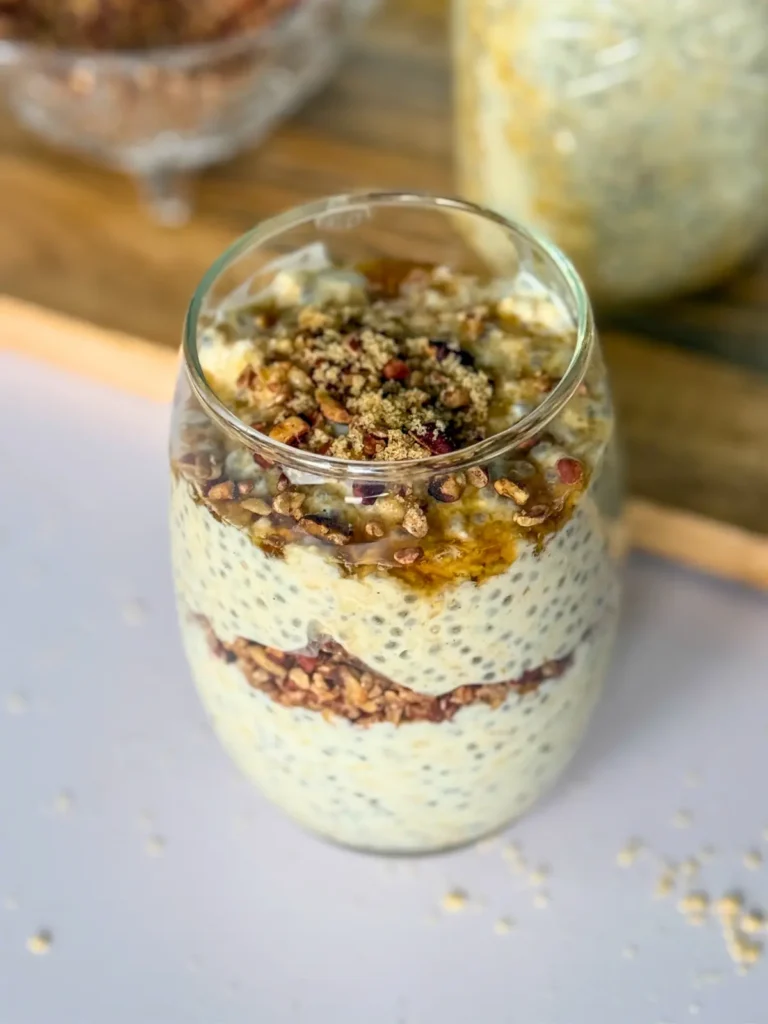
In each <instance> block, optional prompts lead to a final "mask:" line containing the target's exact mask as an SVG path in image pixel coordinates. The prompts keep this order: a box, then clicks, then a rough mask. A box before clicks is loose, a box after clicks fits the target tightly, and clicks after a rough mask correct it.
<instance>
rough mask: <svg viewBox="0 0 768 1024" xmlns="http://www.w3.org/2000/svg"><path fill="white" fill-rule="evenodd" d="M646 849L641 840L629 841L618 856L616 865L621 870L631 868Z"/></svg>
mask: <svg viewBox="0 0 768 1024" xmlns="http://www.w3.org/2000/svg"><path fill="white" fill-rule="evenodd" d="M644 849H645V845H644V843H643V841H642V840H641V839H634V838H633V839H629V840H628V841H627V843H626V845H625V846H624V847H623V848H622V849H621V850H619V852H618V853H617V854H616V863H617V864H618V866H619V867H620V868H629V867H631V866H632V865H633V864H634V863H635V861H636V860H637V858H638V857H639V856H640V854H641V853H642V852H643V851H644Z"/></svg>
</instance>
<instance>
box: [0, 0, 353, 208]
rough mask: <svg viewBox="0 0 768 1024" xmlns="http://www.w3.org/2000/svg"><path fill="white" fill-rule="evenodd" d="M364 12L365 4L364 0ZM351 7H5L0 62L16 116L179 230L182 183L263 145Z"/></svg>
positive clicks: (231, 3)
mask: <svg viewBox="0 0 768 1024" xmlns="http://www.w3.org/2000/svg"><path fill="white" fill-rule="evenodd" d="M367 6H370V5H367ZM365 7H366V5H365V4H356V3H354V0H224V2H222V0H200V2H194V3H193V2H191V0H118V2H114V0H110V2H107V0H90V2H87V3H85V4H82V3H81V4H75V3H72V2H63V3H59V2H58V0H57V2H56V3H53V2H52V0H16V2H15V3H11V4H10V6H4V5H0V65H2V66H3V68H4V74H3V78H2V80H3V82H4V86H5V92H6V95H7V98H8V102H9V104H10V108H11V110H12V111H13V113H14V114H15V116H16V118H17V119H18V120H19V121H20V122H21V123H22V124H23V125H24V126H26V127H27V128H29V129H30V130H31V131H33V132H34V133H35V134H37V135H39V136H40V137H42V138H44V139H45V140H47V141H49V142H51V143H53V144H55V145H58V146H61V147H64V148H66V149H70V150H73V151H76V152H79V153H82V154H84V155H86V156H88V157H91V158H94V159H96V160H98V161H99V162H101V163H104V164H107V165H110V166H113V167H115V168H118V169H120V170H123V171H126V172H128V173H129V174H131V175H133V176H134V177H135V178H136V180H137V182H138V183H139V186H140V191H141V194H142V196H143V197H144V199H145V200H146V202H147V205H148V207H149V209H150V211H151V212H152V213H153V214H154V216H155V217H156V218H157V219H159V220H160V221H162V222H166V223H179V222H183V221H184V220H186V218H187V217H188V215H189V212H190V203H189V188H188V176H189V174H190V172H193V171H195V170H198V169H200V168H202V167H205V166H208V165H210V164H214V163H217V162H220V161H222V160H225V159H227V158H228V157H230V156H232V155H233V154H235V153H237V152H238V151H239V150H241V149H243V148H244V147H246V146H249V145H252V144H253V143H255V142H257V141H258V140H259V139H260V138H262V137H263V136H264V135H265V133H266V132H268V131H269V130H270V129H271V128H272V127H273V126H274V124H275V123H276V122H277V121H278V120H280V119H281V118H283V117H285V116H286V114H288V113H289V112H290V111H291V110H292V109H293V108H295V107H296V106H297V105H298V104H299V103H300V102H302V101H303V100H304V99H306V98H307V97H308V96H310V95H311V94H312V93H313V92H314V91H315V90H317V89H318V88H320V87H321V86H322V85H323V84H324V83H325V82H326V81H327V79H328V78H329V76H330V75H331V73H332V72H333V70H334V68H335V67H336V65H337V62H338V60H339V57H340V52H341V48H342V45H343V41H344V36H345V33H346V31H347V29H348V28H349V25H350V22H351V20H352V16H353V14H356V13H362V10H363V9H364V8H365Z"/></svg>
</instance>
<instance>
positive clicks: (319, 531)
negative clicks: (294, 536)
mask: <svg viewBox="0 0 768 1024" xmlns="http://www.w3.org/2000/svg"><path fill="white" fill-rule="evenodd" d="M299 529H300V530H301V531H302V532H303V533H308V534H309V536H310V537H327V536H328V534H329V533H330V532H331V528H330V526H329V525H328V523H327V522H325V521H324V520H323V517H322V516H302V518H301V519H300V520H299Z"/></svg>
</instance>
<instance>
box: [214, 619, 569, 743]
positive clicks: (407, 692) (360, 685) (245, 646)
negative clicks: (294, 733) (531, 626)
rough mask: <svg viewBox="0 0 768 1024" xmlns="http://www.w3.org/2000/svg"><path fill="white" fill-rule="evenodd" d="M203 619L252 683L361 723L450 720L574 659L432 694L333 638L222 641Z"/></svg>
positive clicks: (218, 650) (220, 652)
mask: <svg viewBox="0 0 768 1024" xmlns="http://www.w3.org/2000/svg"><path fill="white" fill-rule="evenodd" d="M199 621H200V622H201V624H202V625H203V627H204V628H205V631H206V635H207V638H208V644H209V646H210V648H211V650H212V651H213V653H214V654H215V655H216V656H217V657H219V658H222V659H223V660H224V661H226V662H228V663H229V664H236V665H237V667H238V668H239V669H240V670H241V672H242V673H243V675H244V676H245V679H246V681H247V682H248V684H249V686H252V687H254V688H255V689H257V690H261V691H262V692H264V693H266V694H267V696H269V697H271V698H272V699H273V700H275V701H277V703H278V704H283V705H285V706H287V707H303V708H307V709H309V710H310V711H319V712H324V713H327V714H332V715H338V716H340V717H342V718H346V719H348V720H349V721H351V722H354V723H355V724H356V725H360V726H371V725H375V724H376V723H377V722H391V723H392V724H394V725H401V724H404V723H406V722H423V721H428V722H436V723H437V722H444V721H450V720H451V719H452V718H453V717H454V715H455V714H456V713H457V712H458V711H459V710H460V709H461V708H462V707H467V706H468V705H470V704H475V703H478V702H480V703H483V704H486V705H487V706H488V707H490V708H498V707H499V706H500V705H501V704H503V703H504V701H505V700H506V699H507V697H508V696H509V695H510V693H518V694H525V693H530V692H531V691H533V690H536V689H537V688H538V687H539V686H541V684H542V683H543V682H544V681H545V680H547V679H556V678H558V677H559V676H561V675H563V674H564V673H565V671H566V670H567V669H568V667H569V666H570V665H571V663H572V661H573V654H572V653H571V654H567V655H565V656H564V657H561V658H554V659H552V660H550V661H547V662H545V663H544V664H543V665H540V666H538V667H537V668H533V669H528V670H526V671H525V672H523V674H522V675H521V676H520V678H519V679H510V680H509V681H507V682H503V683H478V684H476V685H465V686H458V687H456V688H455V689H453V690H450V691H449V692H448V693H444V694H442V695H440V696H427V695H425V694H422V693H418V692H417V691H415V690H412V689H410V688H409V687H407V686H401V685H400V684H399V683H396V682H393V680H391V679H387V678H386V676H383V675H381V674H379V673H377V672H373V671H372V670H371V669H370V668H368V667H367V666H366V665H364V664H363V663H362V662H361V661H359V660H358V659H357V658H353V657H352V656H351V655H350V654H348V653H347V652H346V651H345V650H344V648H343V647H341V646H340V645H339V644H337V643H334V642H333V641H332V640H324V641H322V642H320V643H318V644H317V645H316V648H315V650H314V651H313V652H312V653H305V654H293V653H286V652H284V651H279V650H276V649H275V648H271V647H265V646H263V645H262V644H259V643H255V642H253V641H250V640H246V639H244V638H243V637H238V638H237V639H236V640H234V641H233V642H232V643H222V641H221V640H219V639H218V637H217V636H216V635H215V633H214V632H213V630H212V629H211V626H210V624H209V623H207V622H206V621H205V620H204V619H200V620H199Z"/></svg>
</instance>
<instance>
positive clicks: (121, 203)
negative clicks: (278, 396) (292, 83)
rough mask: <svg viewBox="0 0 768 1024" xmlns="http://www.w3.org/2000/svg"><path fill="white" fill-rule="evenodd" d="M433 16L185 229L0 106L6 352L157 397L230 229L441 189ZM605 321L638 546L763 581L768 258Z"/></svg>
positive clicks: (387, 11)
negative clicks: (351, 197) (337, 200)
mask: <svg viewBox="0 0 768 1024" xmlns="http://www.w3.org/2000/svg"><path fill="white" fill-rule="evenodd" d="M445 8H446V3H445V2H444V0H384V4H383V7H382V10H381V11H380V13H379V14H378V15H377V16H376V17H375V18H374V19H373V21H372V22H371V23H370V24H369V25H368V26H367V27H366V29H365V30H364V32H363V33H362V34H361V36H360V38H359V39H357V40H356V41H355V42H354V45H353V46H352V47H351V49H350V52H349V55H348V58H347V59H346V61H345V64H344V66H343V68H342V69H341V71H340V73H339V74H338V75H337V77H336V78H335V79H334V81H333V82H332V83H331V84H330V85H329V87H328V88H327V89H326V90H325V91H324V92H323V94H322V95H320V96H318V97H317V98H316V99H315V100H314V101H312V102H311V103H310V104H309V105H308V106H306V107H305V108H304V109H303V110H302V111H300V112H299V114H298V115H297V116H296V117H294V118H293V119H292V120H291V121H289V122H288V123H287V124H286V125H285V126H283V127H282V128H280V129H279V130H278V131H277V132H276V133H275V134H274V135H273V136H272V137H271V138H270V139H269V140H268V141H267V142H266V143H265V144H264V145H262V146H261V147H259V148H258V149H257V150H255V151H253V152H250V153H246V154H243V155H242V156H240V157H238V158H237V159H236V160H234V161H232V162H230V163H228V164H226V165H224V166H222V167H219V168H215V169H214V170H212V171H210V172H208V173H206V174H205V175H204V176H203V177H202V179H201V180H200V182H199V183H198V187H197V211H196V215H195V217H194V218H193V220H192V222H191V223H190V224H189V225H188V226H186V227H184V228H182V229H177V230H171V229H164V228H160V227H158V226H156V225H154V224H152V223H150V222H149V221H148V220H147V218H146V217H145V216H143V214H142V213H141V211H140V210H139V209H138V208H137V204H136V198H135V194H134V190H133V187H132V184H131V182H130V181H128V179H126V178H125V177H122V176H120V175H118V174H113V173H111V172H108V171H105V170H102V169H100V168H97V167H94V166H92V165H90V164H88V163H85V162H83V161H80V160H78V159H76V158H74V157H70V156H67V155H65V154H61V153H57V152H55V151H53V150H51V149H48V148H46V147H44V146H43V145H42V144H40V143H38V142H36V141H35V140H34V139H33V138H31V137H30V136H28V135H26V134H25V133H24V132H22V131H21V130H20V129H19V128H17V127H16V125H15V124H14V123H13V122H12V120H11V119H10V118H9V117H8V116H5V115H0V293H2V294H4V295H5V298H4V299H2V301H0V344H5V345H13V346H14V347H22V348H25V349H26V350H28V351H29V352H34V353H36V354H37V355H39V356H43V357H45V358H50V359H53V360H54V361H56V362H59V363H63V364H64V365H66V366H68V368H70V369H76V370H79V371H81V372H85V373H88V374H89V375H91V376H95V377H97V378H99V379H101V380H106V381H111V382H112V383H116V384H118V385H120V386H127V387H130V388H131V389H132V390H136V391H138V392H139V393H143V394H149V395H150V397H152V398H165V397H167V395H168V394H169V391H170V386H171V379H172V377H173V372H174V363H175V357H174V352H175V349H176V346H177V344H178V339H179V334H180V330H181V323H182V319H183V316H184V312H185V309H186V305H187V303H188V300H189V297H190V295H191V293H192V291H193V289H194V287H195V285H196V284H197V282H198V280H199V279H200V277H201V276H202V274H203V272H204V271H205V270H206V268H207V267H208V265H209V264H210V263H211V262H212V261H213V259H215V258H216V256H218V255H219V254H220V252H221V251H222V250H223V249H224V248H225V247H226V246H227V245H229V243H230V242H231V241H232V240H233V239H234V238H235V237H236V236H237V235H238V234H240V233H241V232H242V231H244V230H246V229H247V228H249V227H251V226H252V225H253V224H254V223H255V222H257V221H258V220H260V219H261V218H263V217H264V216H267V215H269V214H272V213H274V212H275V211H277V210H279V209H283V208H285V207H287V206H291V205H293V204H295V203H298V202H301V201H304V200H306V199H308V198H310V197H316V196H319V195H323V194H328V193H331V192H342V191H345V190H348V189H350V188H359V187H378V188H417V189H432V190H439V191H445V192H450V191H451V190H452V188H453V184H452V171H451V117H450V61H449V55H448V48H447V42H446V11H445ZM17 300H25V301H24V302H21V303H20V302H19V301H17ZM29 303H33V304H35V306H34V307H33V306H30V305H29ZM51 311H55V312H56V313H64V314H67V315H68V317H69V318H75V320H73V319H69V318H67V317H65V318H64V319H61V318H60V317H58V316H56V315H54V312H51ZM601 327H602V336H603V340H604V343H605V347H606V353H607V358H608V363H609V366H610V368H611V371H612V376H613V383H614V388H615V392H616V398H617V405H618V410H619V416H620V423H621V428H622V434H623V438H624V442H625V446H626V449H627V453H628V459H627V462H628V477H629V483H630V489H631V492H632V494H633V495H634V497H635V499H636V500H635V501H634V502H633V504H632V509H631V520H630V521H631V524H632V535H633V537H634V540H635V542H636V543H637V544H638V545H639V546H641V547H643V548H645V549H647V550H651V551H655V552H658V553H661V554H664V555H666V556H669V557H673V558H676V559H678V560H680V561H682V562H685V563H686V564H689V565H694V566H699V567H701V568H704V569H707V570H710V571H712V572H717V573H720V574H722V575H726V576H731V577H734V578H739V579H743V580H747V581H750V582H752V583H754V584H757V585H765V586H768V255H767V256H766V257H764V258H763V259H762V260H758V261H757V262H755V263H754V264H753V265H752V266H751V267H748V268H746V269H745V270H744V271H743V273H741V274H740V275H739V276H738V277H737V278H735V279H733V280H731V281H729V282H727V283H726V284H724V285H723V286H722V287H720V288H719V289H717V290H715V291H712V292H709V293H707V294H706V295H703V296H697V297H695V298H691V299H684V300H680V301H678V302H676V303H673V304H669V305H665V306H663V307H657V308H654V309H646V310H643V311H640V312H635V313H626V314H624V315H623V317H622V318H621V320H620V321H619V320H616V321H614V322H612V323H606V324H602V325H601ZM115 332H117V333H115ZM137 339H146V340H137Z"/></svg>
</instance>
